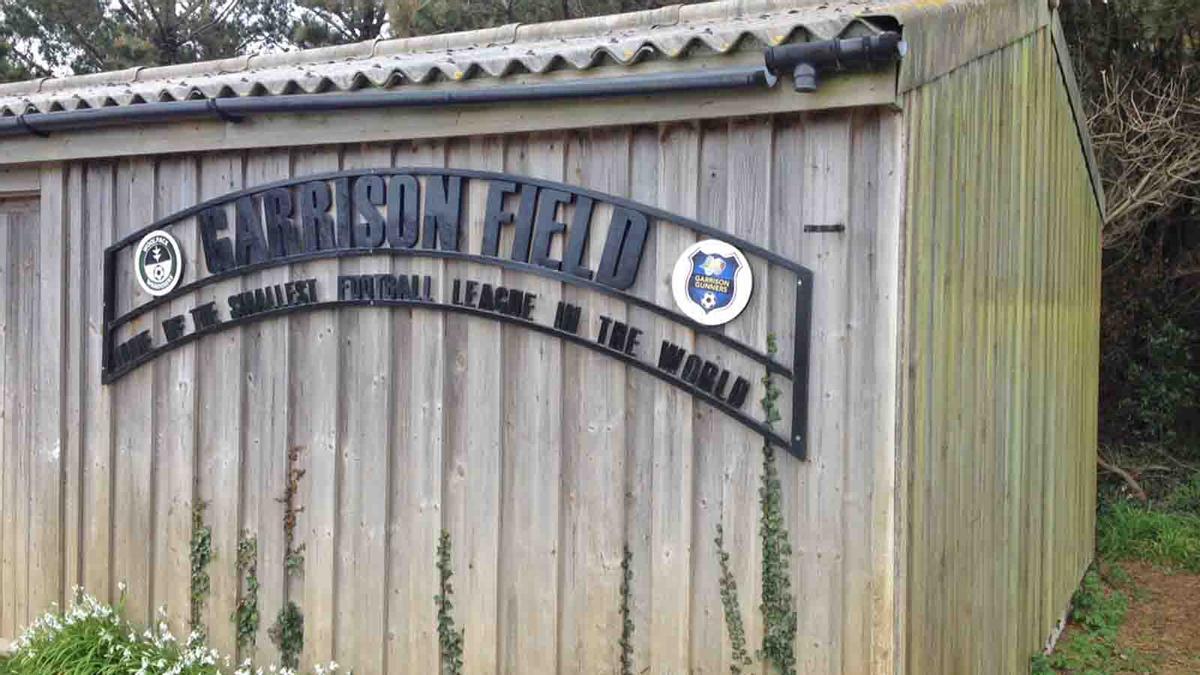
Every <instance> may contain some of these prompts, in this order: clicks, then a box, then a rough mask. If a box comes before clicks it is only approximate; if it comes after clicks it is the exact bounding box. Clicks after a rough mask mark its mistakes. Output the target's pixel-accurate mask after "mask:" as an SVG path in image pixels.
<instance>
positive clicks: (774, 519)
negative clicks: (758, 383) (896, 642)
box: [758, 335, 799, 675]
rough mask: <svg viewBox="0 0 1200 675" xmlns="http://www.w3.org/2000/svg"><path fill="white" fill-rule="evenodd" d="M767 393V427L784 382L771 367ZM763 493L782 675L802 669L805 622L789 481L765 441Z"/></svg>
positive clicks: (775, 654)
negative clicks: (793, 572)
mask: <svg viewBox="0 0 1200 675" xmlns="http://www.w3.org/2000/svg"><path fill="white" fill-rule="evenodd" d="M776 350H777V345H776V344H775V336H774V335H770V336H767V353H768V354H769V355H771V356H774V355H775V352H776ZM762 382H763V388H764V390H765V393H764V394H763V398H762V401H761V403H762V408H763V414H764V418H765V421H766V423H767V426H769V427H771V426H774V424H775V422H778V421H779V419H780V414H779V406H778V400H779V395H780V390H779V387H778V386H777V385H776V384H775V382H774V380H772V378H771V374H770V372H769V371H768V372H767V374H766V375H764V376H763V379H762ZM758 494H759V507H760V514H759V519H760V523H759V537H760V538H761V540H762V549H763V554H762V613H763V641H762V656H763V660H764V661H766V662H767V663H770V664H773V665H774V666H775V667H776V668H777V669H778V671H779V673H781V675H794V673H795V672H796V653H795V638H796V630H797V628H798V625H799V617H798V615H797V612H796V601H795V598H793V596H792V581H791V577H790V575H789V573H788V569H789V567H790V560H791V557H792V545H791V543H790V542H789V541H788V531H787V523H786V522H785V521H784V517H783V486H782V484H781V483H780V481H779V468H778V467H777V466H776V465H775V448H773V447H772V446H771V444H770V443H763V472H762V485H761V487H760V488H759V491H758Z"/></svg>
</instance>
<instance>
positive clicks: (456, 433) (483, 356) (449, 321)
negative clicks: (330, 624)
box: [396, 137, 550, 674]
mask: <svg viewBox="0 0 1200 675" xmlns="http://www.w3.org/2000/svg"><path fill="white" fill-rule="evenodd" d="M396 161H397V163H406V165H414V163H415V165H434V166H440V165H443V163H445V162H449V163H450V165H454V166H462V165H467V166H470V167H474V168H480V169H485V171H503V169H504V139H503V138H500V137H487V138H476V139H473V141H470V142H469V143H456V144H452V145H450V147H446V148H443V147H439V145H430V144H427V143H425V144H413V145H410V147H409V148H407V149H406V153H404V159H401V157H398V156H397V159H396ZM486 199H487V196H486V190H484V189H482V186H475V189H474V190H472V191H470V192H469V193H468V195H466V197H464V199H463V208H464V209H466V211H464V213H466V214H467V219H468V221H469V222H470V223H472V227H470V231H469V233H466V239H464V240H463V246H464V247H466V250H467V251H470V252H479V251H480V249H481V243H482V217H484V210H485V208H486ZM406 267H408V265H406ZM413 267H414V269H416V270H421V271H425V273H427V274H433V275H436V276H439V277H445V279H449V277H461V279H474V280H478V281H480V282H486V283H502V282H503V276H502V273H500V270H499V269H498V268H496V267H491V265H476V264H466V263H446V264H445V267H444V271H442V268H440V267H438V263H433V262H422V263H420V265H418V264H416V262H415V261H414V263H413ZM440 292H442V294H443V295H445V294H446V293H449V292H450V287H449V285H448V282H443V286H442V289H440ZM410 335H412V336H410V342H412V347H410V357H409V358H410V359H412V363H413V364H414V370H413V375H412V383H410V384H409V386H408V395H409V396H410V398H412V404H410V405H409V406H408V407H409V410H410V411H412V412H413V413H414V414H413V420H412V429H410V430H409V432H408V436H409V438H410V440H409V443H410V449H409V450H408V455H409V456H412V460H408V461H409V462H410V464H409V466H410V468H408V471H409V472H410V474H412V476H414V477H422V478H421V480H420V482H419V483H415V484H413V485H412V489H410V492H408V496H407V497H406V502H404V503H403V510H402V512H401V513H402V515H403V519H404V522H406V524H407V526H408V527H409V528H410V531H413V532H419V534H418V538H416V539H415V542H414V545H415V550H416V551H419V555H420V556H421V557H420V558H419V560H418V561H415V562H414V563H413V565H412V567H410V572H409V577H408V585H407V586H404V595H406V596H407V597H412V598H420V599H412V601H409V604H410V605H413V608H412V609H408V610H407V611H408V621H410V622H414V623H415V625H416V627H418V628H415V629H414V631H413V638H418V637H419V638H420V643H419V644H416V645H414V646H413V647H412V653H410V656H409V657H408V659H407V665H408V668H409V669H408V670H407V671H408V673H414V674H418V673H427V671H428V669H430V668H431V665H428V664H433V665H436V664H437V663H438V655H437V653H431V652H430V645H436V643H437V638H436V635H432V634H431V633H432V631H433V628H434V626H436V621H437V616H436V614H434V611H433V609H434V608H433V604H432V603H427V602H424V598H427V597H428V589H431V587H436V586H437V577H436V574H437V569H436V568H434V567H433V560H434V554H436V550H437V540H436V538H433V537H434V536H436V534H437V528H438V526H439V525H440V526H442V527H443V528H444V530H445V531H446V532H449V533H450V542H451V552H452V555H451V563H452V566H454V574H455V577H454V587H455V591H456V596H457V598H456V603H455V613H456V616H455V620H456V621H457V622H458V626H461V627H462V629H463V631H466V634H464V635H466V637H464V640H463V643H464V644H463V667H464V669H466V670H467V671H468V673H496V671H497V668H498V663H499V661H498V658H499V626H498V623H499V614H498V611H499V610H498V608H499V551H500V476H502V464H500V447H502V446H500V443H502V438H503V418H504V404H503V399H502V396H503V390H502V388H500V383H502V381H503V376H502V370H503V368H504V366H503V363H504V357H503V354H504V352H503V331H502V328H500V324H499V322H494V321H490V319H485V318H475V317H461V316H452V315H446V316H444V317H442V316H439V312H414V313H413V318H412V327H410ZM439 339H440V340H443V341H444V345H445V347H444V350H443V348H439V347H437V346H436V341H438V340H439ZM431 342H432V344H431ZM426 368H428V369H430V374H425V370H424V369H426ZM434 369H444V374H445V375H444V378H440V380H438V378H436V377H434V376H433V375H432V372H436V370H434ZM422 380H424V381H425V382H422ZM439 386H440V388H439ZM468 400H469V401H476V405H467V404H466V401H468ZM442 406H444V408H443V407H442ZM434 424H437V425H434ZM442 434H444V436H442ZM443 443H444V444H443ZM438 446H442V448H439V447H438ZM439 452H443V453H444V455H442V454H439ZM439 461H440V462H442V464H440V466H439V465H438V462H439ZM438 482H440V492H437V491H433V490H432V488H434V486H437V485H438ZM439 498H440V500H442V503H443V504H444V512H443V514H442V519H440V521H439V519H438V514H437V510H436V508H437V504H438V502H439ZM546 583H550V581H548V580H546ZM413 638H409V639H413Z"/></svg>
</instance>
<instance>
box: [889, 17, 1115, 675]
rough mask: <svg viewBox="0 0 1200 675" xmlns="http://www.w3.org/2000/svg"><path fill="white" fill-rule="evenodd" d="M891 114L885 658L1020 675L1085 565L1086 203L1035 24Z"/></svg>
mask: <svg viewBox="0 0 1200 675" xmlns="http://www.w3.org/2000/svg"><path fill="white" fill-rule="evenodd" d="M905 114H906V122H907V135H908V143H907V147H908V156H907V161H906V164H907V167H908V172H909V177H908V188H907V197H906V220H907V226H906V230H905V244H904V269H905V271H904V279H905V293H904V297H905V301H904V305H905V309H904V312H903V316H904V332H903V335H904V346H903V349H902V366H903V368H902V372H903V379H902V387H901V399H902V419H903V420H904V422H903V424H902V426H901V438H902V443H901V448H902V449H901V453H900V454H901V459H902V475H903V480H904V490H903V491H902V496H903V498H904V499H905V504H904V505H903V506H902V508H901V513H902V514H903V516H902V518H901V520H900V522H901V523H902V527H903V530H902V535H901V538H902V540H903V541H904V542H905V546H906V549H907V550H906V552H905V554H904V555H903V556H902V561H903V566H904V568H903V570H902V572H901V576H900V578H901V579H902V582H901V583H902V593H901V595H902V598H903V609H904V611H903V621H904V625H903V626H902V629H901V630H902V634H903V635H904V639H903V644H904V645H905V648H906V654H905V655H904V658H903V663H904V665H905V666H906V670H905V672H908V673H913V674H922V673H1017V672H1024V671H1025V670H1027V668H1028V659H1029V656H1030V655H1031V654H1032V653H1034V651H1035V650H1037V649H1039V648H1040V647H1041V646H1042V644H1043V642H1044V641H1045V640H1046V639H1047V637H1048V636H1049V635H1050V634H1051V631H1052V629H1053V627H1054V624H1055V622H1056V621H1057V620H1059V619H1060V618H1061V617H1062V616H1063V612H1064V611H1065V609H1066V606H1067V602H1068V601H1069V599H1070V596H1071V592H1072V590H1073V589H1074V587H1075V585H1076V584H1077V583H1078V581H1079V578H1080V576H1081V574H1082V572H1083V570H1084V568H1085V566H1086V565H1087V564H1088V563H1089V561H1090V560H1091V555H1092V543H1093V526H1094V522H1093V520H1094V508H1095V452H1096V408H1097V374H1098V363H1099V361H1098V359H1099V353H1098V349H1099V306H1100V301H1099V298H1100V295H1099V294H1100V286H1099V275H1100V242H1099V237H1100V216H1099V210H1098V206H1097V201H1096V199H1095V197H1094V195H1093V193H1092V190H1091V186H1090V184H1089V175H1088V169H1087V166H1086V165H1085V163H1084V159H1083V154H1082V152H1081V146H1080V143H1079V139H1078V136H1077V129H1076V126H1075V122H1074V120H1073V119H1072V115H1071V107H1070V103H1069V101H1068V95H1067V90H1066V89H1065V87H1064V82H1063V80H1062V76H1061V74H1060V71H1059V68H1058V65H1057V62H1056V55H1055V50H1054V45H1053V44H1052V42H1051V37H1050V31H1049V30H1041V31H1039V32H1037V33H1034V34H1032V35H1030V36H1028V37H1026V38H1025V39H1023V40H1020V41H1018V42H1016V43H1014V44H1012V45H1010V46H1008V47H1006V48H1004V49H1002V50H999V51H996V52H993V53H991V54H989V55H987V56H985V57H983V58H980V59H979V60H977V61H974V62H971V63H969V64H967V65H965V66H963V67H961V68H959V69H957V70H955V71H953V72H952V73H950V74H949V75H947V76H945V77H942V78H940V79H938V80H935V81H933V82H931V83H929V84H928V85H926V86H924V87H923V88H920V89H917V90H915V91H913V92H912V93H910V94H908V95H907V100H906V101H905Z"/></svg>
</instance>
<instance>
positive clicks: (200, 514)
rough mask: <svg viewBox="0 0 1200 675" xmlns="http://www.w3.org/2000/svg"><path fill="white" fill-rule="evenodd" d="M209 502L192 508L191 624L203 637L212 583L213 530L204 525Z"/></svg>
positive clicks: (197, 504) (198, 503) (205, 630)
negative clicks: (205, 609) (206, 606)
mask: <svg viewBox="0 0 1200 675" xmlns="http://www.w3.org/2000/svg"><path fill="white" fill-rule="evenodd" d="M206 508H208V503H207V502H197V503H196V505H195V506H193V507H192V541H191V552H190V556H189V557H190V559H191V580H190V587H191V607H190V612H189V617H188V618H189V622H190V624H191V628H192V630H193V631H194V632H196V633H197V634H199V635H200V636H201V637H204V636H206V635H207V629H206V627H205V625H204V617H203V615H204V605H205V604H206V603H207V602H208V595H209V592H210V591H211V590H212V582H211V580H210V579H209V576H208V565H209V563H211V562H212V559H213V550H212V528H211V527H209V526H208V525H205V524H204V510H205V509H206Z"/></svg>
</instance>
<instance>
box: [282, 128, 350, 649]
mask: <svg viewBox="0 0 1200 675" xmlns="http://www.w3.org/2000/svg"><path fill="white" fill-rule="evenodd" d="M340 164H341V160H340V157H339V154H338V151H337V150H336V149H329V148H321V149H314V150H311V151H306V152H303V153H297V154H296V155H295V156H294V159H293V164H292V166H293V171H294V175H296V176H304V175H308V174H317V173H326V172H330V171H336V170H337V169H338V168H339V166H340ZM336 273H337V261H320V262H312V263H305V264H302V265H296V266H295V267H294V268H293V269H292V272H291V274H292V278H293V279H306V278H310V277H317V278H318V282H317V284H318V286H317V288H318V291H317V292H318V293H321V294H322V295H328V294H329V293H331V292H333V289H332V288H329V287H328V286H327V284H328V283H329V281H330V280H331V279H332V278H333V277H334V276H336ZM289 327H290V330H291V336H290V341H291V342H290V345H289V347H288V357H289V359H290V362H289V364H288V368H289V370H290V372H292V373H297V374H298V373H301V372H303V373H304V376H303V377H293V378H292V379H291V380H290V382H289V385H288V386H289V388H290V390H291V391H290V394H289V400H288V414H289V417H290V421H291V436H292V443H293V445H295V446H297V447H299V448H300V449H301V458H302V459H301V463H302V465H303V466H302V468H303V469H304V470H305V471H306V472H307V473H305V475H304V477H303V478H302V479H301V485H300V493H301V497H302V503H303V507H304V511H303V512H302V513H301V514H300V515H299V519H298V523H297V525H296V535H297V536H296V539H297V541H296V545H297V546H299V545H303V546H304V547H305V548H304V572H303V591H302V592H298V593H297V595H296V596H295V597H294V600H295V602H296V604H297V605H299V606H300V607H301V610H302V611H303V613H304V615H305V616H306V617H322V619H321V620H319V621H306V622H305V629H304V655H303V658H302V660H301V665H302V666H303V667H310V666H311V665H312V664H314V663H323V662H327V661H330V660H332V659H333V658H334V653H335V652H334V649H335V644H334V630H335V628H336V622H337V605H336V602H337V600H336V595H335V593H334V589H335V588H336V577H335V573H336V572H335V564H336V563H335V559H336V556H337V540H336V534H335V533H336V530H337V505H338V495H337V481H338V474H337V472H338V457H337V453H338V442H339V436H338V412H339V409H340V404H339V396H340V393H341V390H340V385H341V381H340V379H339V371H340V368H339V363H338V336H337V313H336V311H333V310H321V311H316V312H300V313H298V314H296V315H295V316H293V317H292V319H291V321H290V326H289ZM291 599H293V598H292V597H289V600H291Z"/></svg>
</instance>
